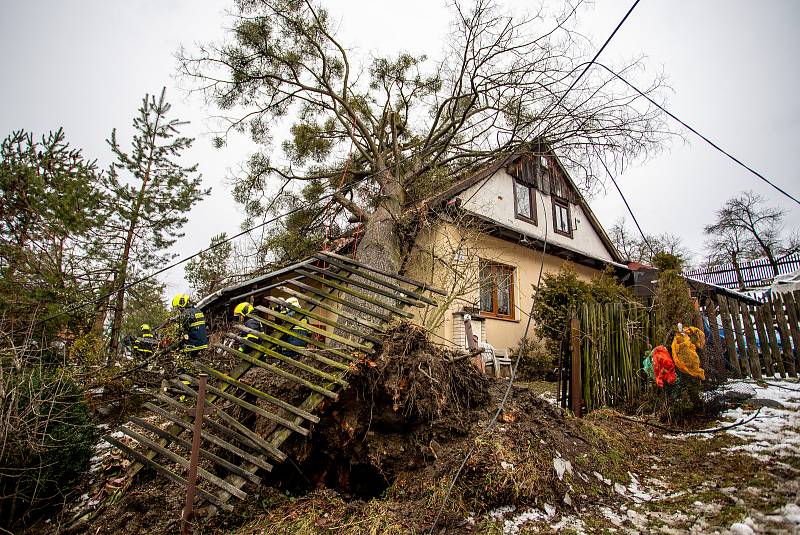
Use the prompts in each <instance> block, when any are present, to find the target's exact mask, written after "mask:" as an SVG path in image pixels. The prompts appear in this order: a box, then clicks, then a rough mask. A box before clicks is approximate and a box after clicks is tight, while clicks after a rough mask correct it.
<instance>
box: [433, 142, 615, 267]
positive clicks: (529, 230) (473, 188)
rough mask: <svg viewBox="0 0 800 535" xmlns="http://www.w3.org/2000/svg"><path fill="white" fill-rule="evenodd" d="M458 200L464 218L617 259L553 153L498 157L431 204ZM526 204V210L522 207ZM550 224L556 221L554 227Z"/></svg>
mask: <svg viewBox="0 0 800 535" xmlns="http://www.w3.org/2000/svg"><path fill="white" fill-rule="evenodd" d="M454 199H459V200H460V207H461V209H462V210H464V211H466V212H467V213H470V214H473V215H476V216H478V217H480V218H481V219H483V220H486V221H491V222H494V223H496V224H498V225H500V226H502V227H504V228H507V229H509V230H513V231H515V232H518V233H519V234H521V235H524V236H526V237H527V239H534V240H539V241H541V240H544V238H545V237H546V238H547V241H548V243H551V244H554V245H558V246H560V247H563V248H565V249H568V250H571V251H574V252H576V253H579V254H584V255H587V256H589V257H592V258H596V259H601V260H604V261H612V262H613V261H616V262H619V261H620V259H621V257H620V255H619V253H618V252H617V250H616V249H615V248H614V246H613V244H612V243H611V240H610V239H609V238H608V235H607V234H606V232H605V230H604V229H603V228H602V226H601V225H600V223H599V221H598V220H597V218H596V217H595V215H594V213H593V212H592V211H591V208H590V207H589V206H588V204H587V203H586V201H585V199H584V198H583V196H582V195H581V194H580V192H579V191H578V189H577V187H576V186H575V184H574V182H573V181H572V179H571V178H570V177H569V174H568V173H567V172H566V170H565V169H564V167H563V166H562V165H561V163H560V161H559V160H558V158H557V157H556V156H555V155H554V154H553V153H552V152H548V153H544V154H543V153H533V152H528V153H525V154H523V155H513V156H509V157H505V158H498V159H497V160H496V161H495V162H494V163H493V164H492V165H490V166H487V167H486V168H484V169H483V170H482V171H480V172H478V173H475V174H474V175H472V176H471V177H469V178H467V179H465V180H463V181H461V182H460V183H458V184H456V185H455V186H454V187H452V188H450V190H448V191H446V192H444V193H443V194H441V195H440V196H438V197H437V198H436V199H435V200H434V202H433V204H432V206H433V205H436V204H437V203H445V202H448V201H452V200H454ZM529 200H530V201H532V202H530V206H529V207H528V208H523V207H525V206H526V202H528V201H529ZM554 221H555V222H557V223H556V225H554Z"/></svg>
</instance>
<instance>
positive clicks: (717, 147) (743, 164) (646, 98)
mask: <svg viewBox="0 0 800 535" xmlns="http://www.w3.org/2000/svg"><path fill="white" fill-rule="evenodd" d="M596 60H597V58H595V59H593V60H592V63H593V64H595V65H598V66H600V67H602V68H604V69H605V70H606V71H608V72H609V73H611V74H612V75H613V76H614V77H616V78H617V79H619V80H620V81H621V82H622V83H624V84H625V85H627V86H628V87H630V88H631V89H633V90H634V91H635V92H636V93H638V94H639V96H641V97H642V98H644V99H645V100H647V101H648V102H650V104H652V105H653V106H655V107H656V108H658V109H659V110H661V111H662V112H663V113H665V114H666V115H668V116H669V117H670V118H671V119H672V120H674V121H675V122H677V123H678V124H680V125H681V126H683V127H684V128H686V129H687V130H689V131H690V132H692V133H693V134H694V135H696V136H697V137H699V138H700V139H702V140H703V141H705V142H706V143H708V144H709V145H711V146H712V147H713V148H714V149H716V150H717V151H719V152H720V153H722V154H724V155H725V156H727V157H728V158H730V159H731V160H733V161H734V162H735V163H737V164H738V165H740V166H742V167H743V168H745V169H746V170H747V171H749V172H750V173H752V174H753V175H755V176H756V177H758V178H759V179H761V180H763V181H764V182H766V183H767V184H768V185H769V186H771V187H772V188H774V189H775V190H776V191H778V192H780V193H781V194H783V195H785V196H786V197H788V198H789V199H791V200H792V201H794V202H796V203H797V204H800V200H798V199H797V198H796V197H794V196H793V195H791V194H790V193H788V192H787V191H786V190H784V189H783V188H781V187H780V186H778V185H777V184H775V183H774V182H772V181H771V180H769V179H768V178H767V177H765V176H764V175H762V174H761V173H759V172H758V171H756V170H755V169H753V168H752V167H750V166H749V165H747V164H746V163H744V162H742V161H741V160H740V159H739V158H737V157H736V156H734V155H733V154H731V153H730V152H728V151H726V150H725V149H723V148H722V147H720V146H719V145H718V144H717V143H715V142H713V141H711V140H710V139H709V138H708V137H707V136H705V135H703V134H701V133H700V132H699V131H698V130H697V129H696V128H694V127H692V126H690V125H689V124H688V123H686V122H685V121H683V120H682V119H680V118H679V117H678V116H677V115H675V114H674V113H672V112H670V111H669V110H668V109H666V108H665V107H664V106H662V105H661V104H659V103H658V102H656V101H655V100H653V99H652V98H651V97H650V96H648V95H647V94H645V93H644V92H643V91H641V90H640V89H639V88H638V87H636V86H635V85H633V84H632V83H630V82H629V81H628V80H626V79H625V78H623V77H622V76H621V75H620V74H617V73H616V72H615V71H614V70H613V69H611V68H609V67H607V66H605V65H603V64H602V63H599V62H597V61H596Z"/></svg>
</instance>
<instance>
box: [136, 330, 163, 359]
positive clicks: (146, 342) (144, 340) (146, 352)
mask: <svg viewBox="0 0 800 535" xmlns="http://www.w3.org/2000/svg"><path fill="white" fill-rule="evenodd" d="M157 345H158V341H157V340H156V339H155V337H154V336H153V335H152V333H145V334H143V335H142V336H137V337H136V338H134V340H133V346H132V348H131V349H133V352H134V354H135V355H137V356H139V357H149V356H150V355H152V354H153V351H155V349H156V346H157Z"/></svg>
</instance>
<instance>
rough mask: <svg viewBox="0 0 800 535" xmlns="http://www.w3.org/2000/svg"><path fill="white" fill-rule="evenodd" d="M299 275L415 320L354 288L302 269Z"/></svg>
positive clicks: (410, 314)
mask: <svg viewBox="0 0 800 535" xmlns="http://www.w3.org/2000/svg"><path fill="white" fill-rule="evenodd" d="M298 273H300V274H301V275H304V276H305V277H306V278H307V279H311V280H312V281H314V282H318V283H319V284H322V285H323V286H327V287H329V288H335V289H337V290H339V291H340V292H343V293H345V294H347V295H349V296H351V297H355V298H356V299H360V300H362V301H364V302H366V303H369V304H371V305H375V306H376V307H379V308H382V309H384V310H388V311H390V312H392V313H393V314H396V315H398V316H403V317H404V318H408V319H413V318H414V315H413V314H412V313H410V312H406V311H405V310H403V309H402V308H398V307H396V306H394V305H391V304H389V303H386V302H384V301H381V300H380V299H375V298H374V297H372V296H370V295H367V294H365V293H363V292H358V291H356V290H353V289H352V288H350V287H348V286H345V285H343V284H338V283H336V282H333V281H332V280H330V279H323V278H322V277H318V276H316V275H314V274H313V273H311V272H310V271H306V270H304V269H301V270H299V271H298Z"/></svg>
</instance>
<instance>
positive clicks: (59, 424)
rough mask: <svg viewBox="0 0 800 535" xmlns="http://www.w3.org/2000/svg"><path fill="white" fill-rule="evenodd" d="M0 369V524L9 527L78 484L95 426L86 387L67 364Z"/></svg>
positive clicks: (27, 517) (25, 518)
mask: <svg viewBox="0 0 800 535" xmlns="http://www.w3.org/2000/svg"><path fill="white" fill-rule="evenodd" d="M0 372H2V381H0V399H1V402H0V527H2V528H4V529H8V528H11V527H12V526H14V525H15V524H25V522H26V521H27V520H29V519H30V518H32V517H33V516H34V514H35V513H36V512H37V511H40V510H41V509H43V508H45V507H47V506H48V505H51V504H53V502H54V501H56V500H57V499H58V498H62V497H63V496H64V495H65V494H66V492H67V491H68V490H69V489H70V488H71V487H72V486H73V485H74V484H75V482H76V481H77V479H78V478H79V477H80V475H81V474H82V473H83V472H84V470H85V468H86V464H87V461H88V459H89V456H90V454H91V443H92V428H91V427H90V425H89V417H88V412H87V407H86V403H85V402H84V399H83V395H82V392H81V390H80V388H79V387H78V385H77V384H76V383H75V381H74V380H73V379H72V378H71V377H70V376H69V374H68V373H67V372H66V371H65V370H64V369H63V368H58V369H48V368H44V367H42V366H41V365H37V366H25V367H19V366H3V369H2V370H0Z"/></svg>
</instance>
